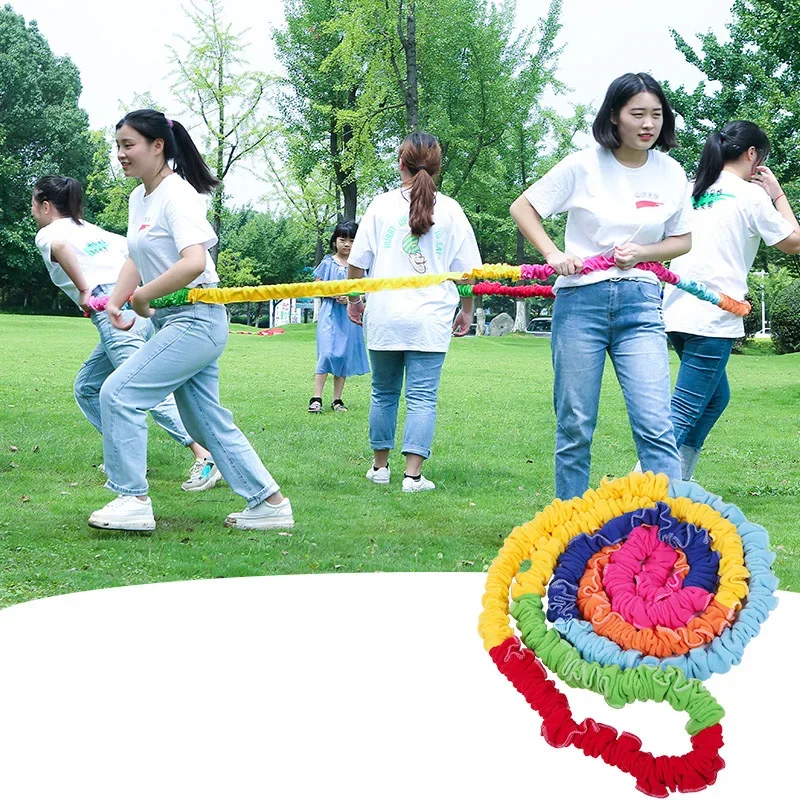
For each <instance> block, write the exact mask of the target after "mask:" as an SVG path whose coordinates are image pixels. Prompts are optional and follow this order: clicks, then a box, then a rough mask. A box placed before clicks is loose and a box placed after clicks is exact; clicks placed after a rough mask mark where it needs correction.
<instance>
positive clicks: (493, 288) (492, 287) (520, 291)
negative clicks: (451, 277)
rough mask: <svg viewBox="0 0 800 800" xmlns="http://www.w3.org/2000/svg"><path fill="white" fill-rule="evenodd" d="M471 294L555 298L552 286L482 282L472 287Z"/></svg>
mask: <svg viewBox="0 0 800 800" xmlns="http://www.w3.org/2000/svg"><path fill="white" fill-rule="evenodd" d="M472 294H473V295H479V294H499V295H504V296H505V297H555V294H553V287H552V286H542V285H540V284H530V285H528V286H506V285H505V284H502V283H495V282H493V281H484V282H483V283H476V284H475V285H474V286H473V287H472Z"/></svg>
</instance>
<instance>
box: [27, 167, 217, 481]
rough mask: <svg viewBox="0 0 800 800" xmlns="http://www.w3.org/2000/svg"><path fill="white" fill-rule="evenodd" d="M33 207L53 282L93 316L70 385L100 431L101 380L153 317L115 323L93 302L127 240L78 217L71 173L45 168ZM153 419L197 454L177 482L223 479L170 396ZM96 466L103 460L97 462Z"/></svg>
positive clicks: (132, 348) (109, 285)
mask: <svg viewBox="0 0 800 800" xmlns="http://www.w3.org/2000/svg"><path fill="white" fill-rule="evenodd" d="M31 214H32V216H33V218H34V220H35V222H36V225H37V226H38V228H39V232H38V233H37V234H36V247H37V248H38V249H39V252H40V253H41V256H42V259H43V260H44V263H45V266H46V267H47V269H48V271H49V273H50V278H51V280H52V281H53V284H54V285H55V286H57V287H58V288H59V289H61V290H62V291H63V292H64V294H66V295H67V297H69V299H70V300H72V302H73V303H75V305H77V306H78V307H79V308H82V309H83V311H84V312H85V313H86V314H88V315H90V317H91V320H92V322H93V323H94V326H95V327H96V328H97V332H98V334H99V336H100V343H99V344H98V345H97V347H95V349H94V351H93V352H92V354H91V355H90V356H89V358H88V359H87V360H86V362H85V363H84V365H83V366H82V367H81V368H80V371H79V372H78V375H77V377H76V378H75V385H74V388H73V391H74V395H75V400H76V402H77V403H78V407H79V408H80V410H81V411H82V412H83V415H84V416H85V417H86V419H87V420H89V422H91V424H92V425H94V427H95V428H96V429H97V431H98V432H99V433H100V435H102V433H103V426H102V419H101V416H100V387H101V386H102V385H103V381H105V379H106V378H107V377H108V376H109V375H110V374H111V373H112V372H113V371H114V370H115V369H116V368H117V367H118V366H119V365H120V364H121V363H122V362H123V361H124V360H125V359H126V358H128V357H129V356H131V355H133V353H135V352H136V351H137V350H138V349H139V348H140V347H142V345H144V343H145V342H146V341H147V340H148V339H149V338H150V337H151V336H152V335H153V323H152V322H151V321H150V320H149V319H147V320H146V319H142V318H141V317H136V315H135V314H134V313H133V312H132V311H125V312H124V314H123V316H124V318H125V319H126V320H128V321H130V320H135V322H134V325H133V327H131V328H130V330H124V331H123V330H119V329H118V328H115V327H114V326H113V325H112V324H111V323H110V322H109V320H108V315H107V314H106V312H105V311H102V310H97V309H94V308H92V307H91V305H90V304H91V303H92V298H98V297H105V296H107V295H108V294H109V293H110V292H111V291H112V290H113V288H114V284H115V283H116V282H117V278H118V277H119V273H120V270H121V269H122V265H123V264H124V263H125V259H126V258H127V256H128V247H127V244H126V242H125V239H124V238H123V237H122V236H118V235H117V234H115V233H109V232H108V231H104V230H103V229H102V228H98V227H97V225H92V224H91V223H89V222H86V221H85V220H84V219H83V188H82V187H81V185H80V183H78V181H76V180H75V179H74V178H64V177H61V176H59V175H45V176H44V177H42V178H39V180H38V181H36V185H35V186H34V187H33V196H32V197H31ZM150 413H151V414H152V416H153V419H154V420H155V421H156V422H157V423H158V424H159V425H160V426H161V427H162V428H163V429H164V430H165V431H166V432H167V433H168V434H169V435H170V436H171V437H172V438H173V439H174V440H175V441H176V442H179V443H180V444H182V445H183V446H184V447H188V448H189V449H190V450H191V451H192V453H193V454H194V457H195V462H194V465H193V466H192V469H191V472H190V474H189V479H188V480H186V481H184V483H183V484H182V486H181V488H182V489H184V490H185V491H188V492H196V491H204V490H205V489H211V488H212V487H213V486H214V485H215V484H216V483H217V481H219V479H220V477H221V476H220V474H219V470H218V469H217V468H216V467H215V466H214V464H213V461H212V459H211V453H209V452H208V450H206V449H205V448H204V447H202V446H201V445H199V444H198V443H197V442H195V441H194V440H193V439H192V437H191V436H189V434H188V433H187V432H186V428H184V427H183V423H182V422H181V418H180V415H179V414H178V409H177V407H176V406H175V400H174V398H173V397H172V396H171V395H170V396H169V397H166V398H165V399H164V400H163V402H161V403H159V404H158V405H156V406H154V407H153V408H151V409H150ZM101 468H103V469H104V467H103V466H102V465H101Z"/></svg>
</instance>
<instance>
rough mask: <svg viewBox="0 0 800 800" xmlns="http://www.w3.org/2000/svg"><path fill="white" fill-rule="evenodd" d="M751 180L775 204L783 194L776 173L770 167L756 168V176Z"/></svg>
mask: <svg viewBox="0 0 800 800" xmlns="http://www.w3.org/2000/svg"><path fill="white" fill-rule="evenodd" d="M750 180H751V181H752V182H753V183H757V184H758V185H759V186H760V187H761V188H762V189H763V190H764V191H765V192H766V193H767V194H768V195H769V199H770V200H772V202H773V203H774V202H775V200H777V199H778V198H779V197H780V196H781V195H782V194H783V189H781V185H780V183H778V179H777V178H776V177H775V173H774V172H773V171H772V170H771V169H770V168H769V167H763V166H762V167H756V174H755V175H753V177H752V178H751V179H750Z"/></svg>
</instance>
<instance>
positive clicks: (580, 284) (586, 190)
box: [511, 72, 691, 500]
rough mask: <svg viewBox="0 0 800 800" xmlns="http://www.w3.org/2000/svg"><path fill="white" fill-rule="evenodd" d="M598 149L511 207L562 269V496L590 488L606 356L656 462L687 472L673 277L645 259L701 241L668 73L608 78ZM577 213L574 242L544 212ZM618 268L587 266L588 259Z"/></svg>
mask: <svg viewBox="0 0 800 800" xmlns="http://www.w3.org/2000/svg"><path fill="white" fill-rule="evenodd" d="M592 133H593V134H594V138H595V140H596V142H597V147H592V148H589V149H587V150H583V151H581V152H578V153H573V154H572V155H569V156H567V157H566V158H565V159H563V160H562V161H561V162H559V163H558V164H556V166H555V167H553V168H552V169H551V170H550V171H549V172H548V173H547V174H546V175H544V176H543V177H542V178H540V179H539V180H538V181H537V182H536V183H534V184H533V186H531V187H530V188H529V189H528V190H527V191H526V192H525V193H524V194H522V195H520V197H518V198H517V200H515V201H514V204H513V205H512V206H511V215H512V217H513V218H514V221H515V222H516V223H517V226H518V227H519V229H520V231H521V232H522V233H523V235H524V236H525V237H526V238H527V239H528V241H530V242H531V243H532V244H533V246H534V247H535V248H536V249H537V250H538V251H539V252H540V253H541V254H542V255H543V256H544V257H545V259H546V260H547V263H548V264H550V265H551V266H552V267H553V268H554V269H555V271H556V273H557V274H558V275H559V277H558V279H557V280H556V284H555V291H556V300H555V306H554V309H553V333H552V339H551V346H552V351H553V352H552V355H553V371H554V373H555V376H554V381H555V385H554V392H553V395H554V401H555V411H556V449H555V478H556V495H557V496H558V497H559V498H561V499H564V500H566V499H569V498H572V497H574V496H576V495H582V494H583V493H584V492H585V491H586V490H587V489H588V488H589V471H590V466H591V446H592V437H593V435H594V429H595V426H596V424H597V412H598V406H599V402H600V387H601V382H602V377H603V369H604V367H605V361H606V355H608V356H609V357H610V358H611V363H612V364H613V365H614V370H615V372H616V374H617V380H618V381H619V383H620V386H621V388H622V394H623V397H624V398H625V405H626V407H627V410H628V418H629V420H630V423H631V428H632V431H633V438H634V441H635V444H636V449H637V452H638V455H639V460H640V461H641V464H642V467H643V468H644V469H645V470H652V471H653V472H661V473H664V474H666V475H667V476H668V477H669V478H671V479H675V478H680V472H681V470H680V458H679V456H678V450H677V447H676V446H675V439H674V436H673V432H672V424H671V422H670V415H669V399H670V380H669V359H668V354H667V337H666V335H665V331H664V323H663V320H662V315H661V287H660V285H659V283H658V279H657V278H656V276H655V275H654V274H653V273H652V272H647V271H645V270H640V269H637V268H636V265H637V264H639V263H642V262H647V261H665V260H668V259H672V258H675V257H676V256H679V255H682V254H683V253H686V252H687V251H688V250H689V248H690V247H691V234H690V232H689V231H690V224H689V212H690V207H689V204H688V199H687V194H686V174H685V173H684V171H683V169H682V168H681V166H680V165H679V164H678V163H677V161H674V160H673V159H671V158H670V157H669V156H668V155H666V154H665V153H663V152H659V151H658V150H659V149H660V150H664V151H669V150H670V149H672V148H673V147H675V146H676V145H677V140H676V138H675V117H674V115H673V113H672V109H671V108H670V107H669V103H668V102H667V99H666V97H665V96H664V92H663V90H662V89H661V87H660V86H659V84H658V82H657V81H656V80H654V79H653V78H652V77H651V76H650V75H648V74H646V73H642V72H640V73H636V74H633V73H627V74H626V75H622V76H620V77H619V78H617V79H616V80H614V81H613V82H612V83H611V85H610V86H609V87H608V91H607V92H606V96H605V99H604V100H603V104H602V106H601V107H600V111H599V112H598V114H597V117H596V119H595V121H594V125H593V127H592ZM564 211H566V212H567V229H566V233H565V237H564V241H565V252H562V251H561V250H560V249H559V248H558V247H556V245H555V244H554V243H553V241H552V240H551V239H550V237H549V236H548V235H547V233H546V232H545V229H544V227H543V225H542V219H543V218H545V217H548V216H550V215H552V214H559V213H562V212H564ZM590 256H613V258H614V262H615V266H614V267H612V268H611V269H607V270H597V271H594V272H590V273H588V274H586V275H584V274H582V273H581V270H582V268H583V259H585V258H588V257H590Z"/></svg>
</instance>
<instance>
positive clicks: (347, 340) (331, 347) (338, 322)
mask: <svg viewBox="0 0 800 800" xmlns="http://www.w3.org/2000/svg"><path fill="white" fill-rule="evenodd" d="M357 230H358V225H357V224H356V223H355V222H352V221H346V222H340V223H339V224H338V225H337V226H336V228H335V229H334V231H333V235H332V236H331V238H330V248H331V252H330V253H329V254H328V255H326V256H325V258H323V259H322V261H320V263H319V266H318V267H317V268H316V270H314V277H315V278H316V280H318V281H338V280H344V279H345V278H346V277H347V257H348V256H349V255H350V248H351V247H352V245H353V240H354V239H355V237H356V231H357ZM368 372H369V361H368V360H367V348H366V346H365V344H364V336H363V334H362V332H361V328H360V327H359V326H358V325H355V324H353V323H352V322H350V320H349V319H348V318H347V297H346V296H339V297H323V298H322V301H321V305H320V309H319V316H318V318H317V368H316V370H315V373H316V374H315V375H314V397H312V398H311V400H310V401H309V403H308V410H309V412H311V413H312V414H317V413H319V412H320V411H322V390H323V389H324V388H325V381H326V380H327V378H328V374H331V375H333V402H332V403H331V408H332V409H333V410H334V411H347V406H346V405H345V404H344V402H343V401H342V391H343V390H344V382H345V378H347V377H348V376H350V375H366V373H368Z"/></svg>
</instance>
